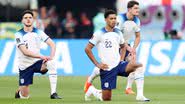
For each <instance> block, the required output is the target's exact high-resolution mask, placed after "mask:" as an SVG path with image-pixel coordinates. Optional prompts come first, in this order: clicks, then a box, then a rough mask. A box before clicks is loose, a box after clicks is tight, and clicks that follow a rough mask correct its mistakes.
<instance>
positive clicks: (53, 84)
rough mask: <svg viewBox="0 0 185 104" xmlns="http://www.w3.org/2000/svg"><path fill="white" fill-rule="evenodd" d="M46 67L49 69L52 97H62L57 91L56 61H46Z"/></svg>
mask: <svg viewBox="0 0 185 104" xmlns="http://www.w3.org/2000/svg"><path fill="white" fill-rule="evenodd" d="M45 65H46V69H48V70H49V81H50V88H51V96H50V98H51V99H61V97H60V96H58V94H57V93H56V88H57V70H56V66H55V61H54V60H50V61H47V62H46V63H45ZM44 67H45V66H44V64H43V69H44Z"/></svg>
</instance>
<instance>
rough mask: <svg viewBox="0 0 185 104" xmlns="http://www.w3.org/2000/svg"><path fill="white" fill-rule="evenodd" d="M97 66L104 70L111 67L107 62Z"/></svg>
mask: <svg viewBox="0 0 185 104" xmlns="http://www.w3.org/2000/svg"><path fill="white" fill-rule="evenodd" d="M96 66H97V67H98V68H99V69H102V70H106V69H108V68H109V67H108V65H107V64H103V63H98V64H97V65H96Z"/></svg>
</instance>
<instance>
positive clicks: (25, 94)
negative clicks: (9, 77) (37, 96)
mask: <svg viewBox="0 0 185 104" xmlns="http://www.w3.org/2000/svg"><path fill="white" fill-rule="evenodd" d="M19 89H20V90H19V91H18V93H19V96H20V98H21V99H28V98H29V86H20V88H19Z"/></svg>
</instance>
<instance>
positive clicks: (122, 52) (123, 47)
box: [120, 44, 126, 61]
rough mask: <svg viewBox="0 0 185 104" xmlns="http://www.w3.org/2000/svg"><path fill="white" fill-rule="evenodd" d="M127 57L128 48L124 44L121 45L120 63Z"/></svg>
mask: <svg viewBox="0 0 185 104" xmlns="http://www.w3.org/2000/svg"><path fill="white" fill-rule="evenodd" d="M125 55H126V47H125V45H124V44H121V45H120V56H121V58H120V61H124V58H125Z"/></svg>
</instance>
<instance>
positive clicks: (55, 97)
mask: <svg viewBox="0 0 185 104" xmlns="http://www.w3.org/2000/svg"><path fill="white" fill-rule="evenodd" d="M50 98H51V99H62V97H60V96H58V94H57V93H53V94H52V95H51V96H50Z"/></svg>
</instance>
